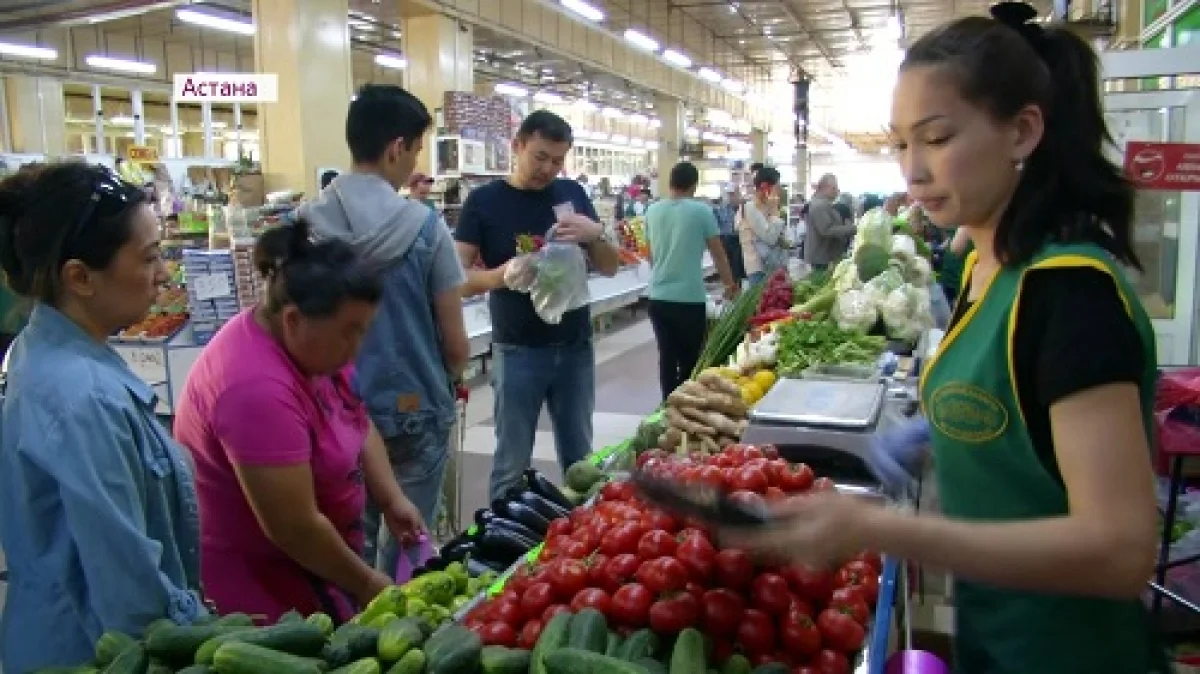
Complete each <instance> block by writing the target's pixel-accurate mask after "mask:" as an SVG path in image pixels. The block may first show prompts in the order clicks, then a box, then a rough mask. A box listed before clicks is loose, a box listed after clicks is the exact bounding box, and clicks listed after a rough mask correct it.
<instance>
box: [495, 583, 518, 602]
mask: <svg viewBox="0 0 1200 674" xmlns="http://www.w3.org/2000/svg"><path fill="white" fill-rule="evenodd" d="M496 600H497V601H515V602H520V601H521V595H519V594H517V592H516V590H514V589H512V588H511V587H509V588H505V589H504V591H503V592H501V593H500V594H499V595H497V596H496Z"/></svg>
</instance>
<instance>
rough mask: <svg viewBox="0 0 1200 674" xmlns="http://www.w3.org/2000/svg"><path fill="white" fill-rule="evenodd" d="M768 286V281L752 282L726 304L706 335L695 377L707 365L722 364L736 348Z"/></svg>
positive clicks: (693, 373) (694, 371)
mask: <svg viewBox="0 0 1200 674" xmlns="http://www.w3.org/2000/svg"><path fill="white" fill-rule="evenodd" d="M765 286H766V284H765V283H758V284H755V285H752V286H750V287H749V288H747V289H746V290H744V291H742V294H741V295H738V297H737V299H735V300H734V301H733V302H732V303H730V304H729V305H727V306H726V307H725V310H724V311H723V312H722V313H721V318H720V319H718V320H717V322H716V323H715V324H714V325H713V326H712V329H710V330H709V331H708V335H706V336H705V338H704V349H703V351H701V352H700V360H698V361H696V369H695V370H693V371H692V377H693V378H695V377H696V376H698V375H699V374H700V373H701V372H703V371H704V370H705V369H707V368H710V367H716V366H719V365H723V364H724V363H725V362H726V361H727V360H729V357H730V356H732V355H733V352H734V351H735V350H737V347H738V344H741V343H742V339H744V338H745V336H746V328H747V327H748V326H749V325H750V318H751V317H752V316H754V310H755V309H756V308H757V307H758V300H759V298H761V297H762V293H763V288H764V287H765Z"/></svg>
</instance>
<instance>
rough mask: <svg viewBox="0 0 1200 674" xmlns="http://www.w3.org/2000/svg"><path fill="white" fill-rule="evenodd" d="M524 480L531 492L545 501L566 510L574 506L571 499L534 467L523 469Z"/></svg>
mask: <svg viewBox="0 0 1200 674" xmlns="http://www.w3.org/2000/svg"><path fill="white" fill-rule="evenodd" d="M525 482H526V484H528V485H529V488H530V489H532V490H533V493H535V494H537V495H538V496H541V497H542V498H544V499H546V500H547V501H550V502H551V503H554V504H556V505H558V506H559V507H561V508H565V509H566V510H567V511H570V510H571V509H572V508H574V507H575V504H573V503H571V499H569V498H567V496H566V495H565V494H563V493H562V491H561V490H559V488H558V487H557V486H556V485H555V484H554V483H553V482H551V481H550V480H549V478H547V477H546V476H545V475H542V474H541V473H539V472H538V471H537V469H536V468H527V469H526V470H525Z"/></svg>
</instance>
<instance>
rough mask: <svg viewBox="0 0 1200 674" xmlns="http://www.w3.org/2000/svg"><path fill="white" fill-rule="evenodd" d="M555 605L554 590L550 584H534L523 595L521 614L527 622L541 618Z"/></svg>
mask: <svg viewBox="0 0 1200 674" xmlns="http://www.w3.org/2000/svg"><path fill="white" fill-rule="evenodd" d="M553 603H554V588H552V587H550V583H533V584H532V585H530V586H529V587H528V588H526V589H525V592H524V594H522V595H521V613H522V614H523V615H524V616H525V619H526V620H532V619H534V618H540V617H541V615H542V614H543V613H545V612H546V609H547V608H549V607H550V605H551V604H553Z"/></svg>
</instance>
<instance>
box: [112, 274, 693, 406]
mask: <svg viewBox="0 0 1200 674" xmlns="http://www.w3.org/2000/svg"><path fill="white" fill-rule="evenodd" d="M713 270H714V267H713V264H712V260H711V259H709V257H708V254H707V253H705V255H704V271H705V274H706V275H708V274H712V273H713ZM649 283H650V265H649V264H647V263H645V262H643V263H642V264H640V265H631V266H628V267H625V268H623V269H621V271H619V272H617V273H616V275H615V276H613V277H611V278H609V277H605V276H599V275H593V276H592V278H591V279H590V280H589V281H588V287H589V290H590V292H591V298H592V302H591V309H592V317H593V318H595V317H597V316H603V315H605V314H608V313H612V312H614V311H616V310H618V309H621V308H624V307H628V306H630V305H633V304H636V303H637V301H638V300H639V299H641V298H642V297H643V296H644V295H645V293H646V287H647V286H648V285H649ZM463 321H464V323H465V325H466V330H467V339H468V341H469V343H470V354H471V358H472V359H478V358H486V357H487V356H488V355H489V354H490V353H491V350H492V321H491V315H490V314H489V312H488V306H487V300H486V298H485V297H476V298H472V299H469V300H465V301H464V302H463ZM112 347H113V348H114V349H115V350H116V352H117V353H118V354H120V355H121V357H122V358H124V359H125V362H127V363H129V367H130V368H132V369H133V371H134V373H135V374H137V375H138V376H139V377H141V379H142V380H143V381H145V382H146V383H148V384H150V386H151V387H153V388H154V391H155V393H157V394H158V413H159V414H162V415H164V416H170V415H171V414H173V412H174V406H175V401H176V400H178V399H179V395H180V394H181V393H182V391H183V383H184V382H185V381H186V380H187V374H188V371H189V370H191V367H192V364H193V363H195V362H196V358H197V357H199V355H200V351H201V350H202V349H203V348H204V347H203V346H202V345H198V344H196V342H195V340H194V339H193V336H192V328H191V324H190V323H189V324H188V325H186V326H185V327H184V328H183V330H181V331H180V332H179V334H177V335H175V336H174V337H173V338H171V339H170V340H168V341H166V342H164V343H161V344H133V343H116V342H114V343H113V344H112Z"/></svg>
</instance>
